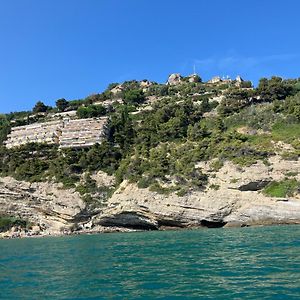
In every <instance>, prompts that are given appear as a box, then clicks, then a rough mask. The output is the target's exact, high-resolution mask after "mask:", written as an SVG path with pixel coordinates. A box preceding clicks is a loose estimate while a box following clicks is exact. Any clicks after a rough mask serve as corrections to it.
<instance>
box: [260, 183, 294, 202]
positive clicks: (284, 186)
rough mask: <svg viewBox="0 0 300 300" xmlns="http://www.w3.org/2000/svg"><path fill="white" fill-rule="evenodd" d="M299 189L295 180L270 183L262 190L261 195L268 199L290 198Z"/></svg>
mask: <svg viewBox="0 0 300 300" xmlns="http://www.w3.org/2000/svg"><path fill="white" fill-rule="evenodd" d="M299 188H300V182H298V181H297V180H296V179H285V180H282V181H279V182H276V181H273V182H271V183H270V184H268V185H267V186H266V187H265V188H264V190H263V193H264V194H265V195H267V196H270V197H277V198H284V197H287V196H292V195H293V194H294V193H295V192H297V190H298V189H299Z"/></svg>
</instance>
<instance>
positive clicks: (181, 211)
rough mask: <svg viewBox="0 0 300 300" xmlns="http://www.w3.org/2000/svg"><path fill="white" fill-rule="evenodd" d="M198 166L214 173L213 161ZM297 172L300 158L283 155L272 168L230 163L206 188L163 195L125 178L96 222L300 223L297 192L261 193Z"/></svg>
mask: <svg viewBox="0 0 300 300" xmlns="http://www.w3.org/2000/svg"><path fill="white" fill-rule="evenodd" d="M199 167H201V168H202V169H203V170H204V171H206V172H211V170H210V167H209V163H203V164H202V165H201V164H200V165H199ZM293 170H294V171H295V172H296V171H299V170H300V164H299V162H289V161H283V160H281V159H280V158H279V157H273V158H271V159H270V165H269V166H266V165H265V164H263V163H262V162H258V163H257V164H255V165H252V166H251V167H247V168H240V167H236V166H234V165H233V164H232V163H230V162H227V163H225V165H224V166H223V167H222V168H221V169H220V170H219V171H218V172H216V173H215V174H214V176H210V180H209V185H208V188H207V189H206V190H205V191H194V192H192V193H190V194H188V195H185V196H183V197H180V196H178V195H176V194H170V195H168V196H166V195H160V194H157V193H154V192H151V191H149V189H139V188H138V187H137V186H136V185H134V184H129V183H128V182H123V183H122V185H121V186H120V188H119V189H118V190H117V191H116V192H115V193H114V195H113V196H112V198H111V199H110V200H109V203H108V207H107V209H106V210H105V211H104V212H103V214H102V215H98V216H96V217H95V220H94V222H95V223H98V224H101V225H105V226H109V225H111V224H114V225H118V226H125V227H132V228H137V227H141V228H145V229H147V228H150V227H151V228H155V229H160V228H163V227H165V226H167V227H170V226H171V227H193V226H206V227H222V226H248V225H253V224H289V223H300V199H299V195H297V196H295V197H292V198H288V199H281V198H270V197H267V196H265V195H264V194H263V193H262V192H261V191H260V190H261V189H262V188H263V187H265V186H266V185H267V184H268V183H269V182H270V181H273V180H276V181H279V180H282V179H283V178H284V177H285V174H287V173H288V172H291V171H293ZM297 176H298V177H297V179H298V180H299V179H300V178H299V175H297ZM209 186H211V188H209ZM212 187H214V188H212Z"/></svg>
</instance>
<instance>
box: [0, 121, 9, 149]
mask: <svg viewBox="0 0 300 300" xmlns="http://www.w3.org/2000/svg"><path fill="white" fill-rule="evenodd" d="M9 131H10V124H9V121H8V120H7V117H6V116H5V115H0V145H1V144H2V143H3V141H5V140H6V138H7V135H8V133H9Z"/></svg>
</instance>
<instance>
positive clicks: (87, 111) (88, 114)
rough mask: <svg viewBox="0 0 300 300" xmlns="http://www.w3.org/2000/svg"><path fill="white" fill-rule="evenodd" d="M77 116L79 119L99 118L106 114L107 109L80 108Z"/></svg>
mask: <svg viewBox="0 0 300 300" xmlns="http://www.w3.org/2000/svg"><path fill="white" fill-rule="evenodd" d="M76 114H77V117H78V118H82V119H86V118H97V117H101V116H104V115H105V114H106V108H105V107H104V106H103V105H89V106H87V107H85V106H80V107H79V108H78V109H77V112H76Z"/></svg>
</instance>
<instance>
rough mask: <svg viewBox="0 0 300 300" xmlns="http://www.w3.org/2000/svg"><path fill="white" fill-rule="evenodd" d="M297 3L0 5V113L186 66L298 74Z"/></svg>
mask: <svg viewBox="0 0 300 300" xmlns="http://www.w3.org/2000/svg"><path fill="white" fill-rule="evenodd" d="M299 11H300V1H298V0H285V1H274V0H249V1H241V0H239V1H237V0H227V1H226V0H214V1H211V0H185V1H182V0H106V1H105V0H43V1H41V0H26V1H25V0H0V112H1V113H7V112H11V111H21V110H30V109H31V108H32V107H33V106H34V104H35V103H36V102H37V101H43V102H44V103H45V104H47V105H54V104H55V101H56V100H57V99H59V98H65V99H67V100H73V99H81V98H84V97H86V96H88V95H90V94H94V93H99V92H102V91H103V90H105V88H106V87H107V86H108V84H109V83H112V82H123V81H125V80H132V79H136V80H142V79H149V80H153V81H156V82H160V83H163V82H165V81H166V80H167V77H168V75H169V74H170V73H181V74H182V75H184V76H186V75H189V74H190V73H193V66H194V65H195V67H196V72H197V73H198V74H199V75H200V76H201V78H202V79H203V80H208V79H210V78H211V77H212V76H216V75H220V76H227V75H229V76H231V77H232V78H234V77H236V75H241V76H242V78H245V79H248V80H251V81H253V82H254V83H255V84H256V83H257V82H258V80H259V78H261V77H270V76H272V75H277V76H281V77H284V78H298V77H300V39H299V33H300V19H299Z"/></svg>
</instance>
